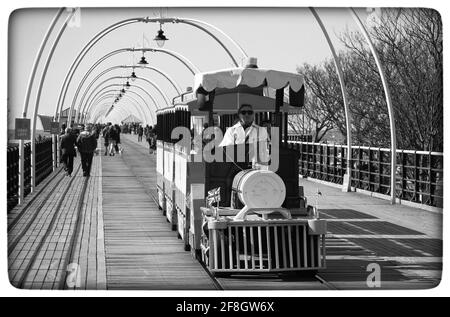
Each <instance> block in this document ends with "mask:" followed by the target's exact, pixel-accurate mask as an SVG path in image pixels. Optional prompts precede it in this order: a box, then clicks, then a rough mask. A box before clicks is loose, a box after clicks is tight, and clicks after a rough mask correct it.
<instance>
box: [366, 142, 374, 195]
mask: <svg viewBox="0 0 450 317" xmlns="http://www.w3.org/2000/svg"><path fill="white" fill-rule="evenodd" d="M372 159H373V155H372V148H371V147H369V164H367V173H368V175H369V176H368V182H369V183H368V185H369V191H373V190H372Z"/></svg>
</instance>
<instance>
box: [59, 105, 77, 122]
mask: <svg viewBox="0 0 450 317" xmlns="http://www.w3.org/2000/svg"><path fill="white" fill-rule="evenodd" d="M69 110H70V108H66V109H64V110H63V111H62V112H61V117H60V119H59V124H60V125H61V124H63V123H65V124H66V125H67V119H68V118H69ZM74 118H77V110H76V109H73V111H72V122H71V124H73V123H74Z"/></svg>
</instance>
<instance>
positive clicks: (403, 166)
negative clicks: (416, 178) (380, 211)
mask: <svg viewBox="0 0 450 317" xmlns="http://www.w3.org/2000/svg"><path fill="white" fill-rule="evenodd" d="M405 166H406V160H405V152H404V151H403V150H402V182H401V184H402V188H401V189H402V196H401V198H402V199H405V188H406V178H407V175H406V168H405Z"/></svg>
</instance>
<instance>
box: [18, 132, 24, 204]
mask: <svg viewBox="0 0 450 317" xmlns="http://www.w3.org/2000/svg"><path fill="white" fill-rule="evenodd" d="M23 143H24V142H23V140H19V191H18V198H19V201H18V204H19V205H20V204H22V203H23V197H24V192H25V189H24V178H25V171H24V167H25V164H24V161H25V149H24V144H23Z"/></svg>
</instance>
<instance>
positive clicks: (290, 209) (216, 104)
mask: <svg viewBox="0 0 450 317" xmlns="http://www.w3.org/2000/svg"><path fill="white" fill-rule="evenodd" d="M304 89H305V88H304V82H303V77H302V76H301V75H299V74H293V73H287V72H281V71H276V70H269V69H260V68H258V67H257V66H256V65H255V64H253V65H247V66H246V67H236V68H230V69H223V70H217V71H213V72H206V73H200V74H196V75H195V79H194V86H193V87H192V89H189V90H188V91H187V92H185V93H183V94H181V95H180V96H178V97H176V98H174V100H173V104H172V105H171V106H169V107H167V108H164V109H160V110H158V112H157V137H158V139H157V168H156V171H157V192H158V204H159V207H160V209H162V211H163V213H164V214H165V216H166V217H167V220H168V222H170V224H171V226H172V229H173V230H177V232H178V235H179V238H180V239H182V240H183V242H184V247H185V250H186V251H189V250H190V251H191V253H192V255H193V256H195V257H196V258H198V259H199V260H200V261H202V262H203V263H204V265H205V266H206V268H207V269H208V270H209V271H210V272H211V273H212V274H216V275H219V274H223V275H226V274H234V273H252V272H255V273H264V272H308V273H314V272H316V271H317V270H319V269H324V268H325V267H326V261H325V258H326V254H325V234H326V221H325V220H324V219H320V215H319V212H318V210H316V208H315V207H313V206H310V205H308V204H307V199H306V198H305V197H303V190H302V187H300V186H299V179H298V175H299V171H298V159H299V153H298V151H296V150H295V149H294V147H293V146H292V145H291V144H289V143H288V142H287V140H288V115H289V114H292V113H298V111H299V109H300V108H301V107H302V106H303V100H304ZM242 104H250V105H252V107H253V111H254V116H255V123H256V124H258V125H259V126H266V128H267V129H268V136H269V139H268V140H266V141H262V142H259V140H257V142H256V143H257V144H259V143H261V144H262V145H261V146H262V147H266V148H265V149H264V150H267V152H268V154H269V155H268V158H269V160H268V161H266V162H265V163H266V164H265V165H263V164H258V154H259V153H260V152H259V149H258V147H257V150H256V151H252V150H251V149H250V144H248V143H243V144H233V145H229V146H226V147H223V148H221V147H220V146H218V144H219V142H220V139H221V138H222V135H223V134H222V133H225V131H226V129H227V128H230V127H231V126H233V124H234V123H235V122H236V119H237V109H238V108H239V106H240V105H242ZM207 128H209V129H210V131H213V134H212V135H208V136H207V137H205V129H207ZM214 131H216V132H217V133H214ZM205 140H206V141H205ZM208 141H209V142H208ZM264 142H265V143H264ZM205 150H208V151H209V152H208V153H210V154H211V155H210V157H205ZM241 154H242V155H241ZM255 157H256V159H255Z"/></svg>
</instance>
